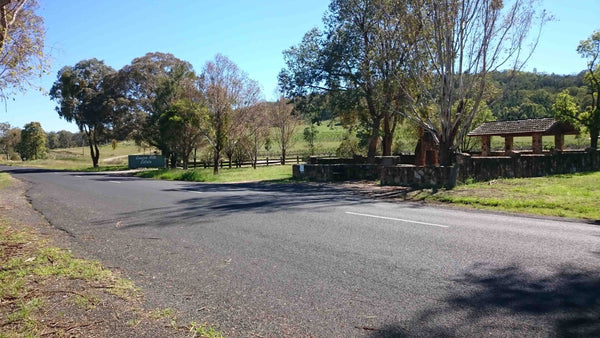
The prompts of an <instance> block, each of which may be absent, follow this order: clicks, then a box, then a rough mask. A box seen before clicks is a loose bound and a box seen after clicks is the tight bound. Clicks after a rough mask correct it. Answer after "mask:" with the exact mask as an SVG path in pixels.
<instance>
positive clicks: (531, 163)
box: [456, 151, 600, 181]
mask: <svg viewBox="0 0 600 338" xmlns="http://www.w3.org/2000/svg"><path fill="white" fill-rule="evenodd" d="M456 162H457V163H456V167H457V169H458V180H459V181H466V180H468V179H473V180H475V181H488V180H493V179H496V178H513V177H539V176H548V175H556V174H570V173H576V172H584V171H594V170H600V152H598V151H572V152H571V151H569V152H556V153H554V154H525V155H522V154H519V153H515V154H512V155H511V156H494V157H472V156H470V155H468V154H460V155H458V156H457V160H456Z"/></svg>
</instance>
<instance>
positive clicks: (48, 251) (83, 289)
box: [0, 177, 189, 337]
mask: <svg viewBox="0 0 600 338" xmlns="http://www.w3.org/2000/svg"><path fill="white" fill-rule="evenodd" d="M3 179H4V180H5V181H6V180H8V181H10V182H8V184H5V185H7V186H6V187H5V188H3V189H1V190H0V262H1V264H0V265H1V266H2V269H0V285H1V286H0V318H3V319H2V320H1V321H0V333H1V335H5V334H6V335H8V336H11V335H25V336H29V335H34V336H48V335H49V336H63V335H65V336H85V337H109V336H110V337H126V336H127V337H131V336H144V337H150V336H162V337H166V336H170V337H173V336H187V335H189V326H186V325H180V324H179V323H178V322H177V314H176V312H175V311H174V310H172V309H168V308H165V309H148V308H146V307H145V306H144V298H143V293H142V292H141V291H140V290H138V289H137V288H136V287H135V286H134V285H133V283H132V282H131V281H129V280H128V279H125V278H123V277H122V276H120V275H119V273H116V272H113V271H110V270H108V269H106V268H105V267H103V266H102V265H101V264H100V263H98V262H95V261H90V260H85V259H80V258H76V257H73V255H72V254H71V253H70V250H69V249H68V248H69V247H70V241H71V239H70V238H69V235H68V234H67V233H65V232H62V231H60V230H57V229H55V228H53V227H52V226H51V225H50V224H49V223H48V222H47V221H46V220H45V219H44V217H43V216H42V215H40V214H39V213H37V212H36V211H34V210H33V208H32V207H31V205H30V204H29V202H28V201H27V199H26V197H25V194H24V193H25V190H26V185H25V184H24V183H22V182H20V181H18V180H16V179H13V178H8V179H7V178H6V177H4V178H3Z"/></svg>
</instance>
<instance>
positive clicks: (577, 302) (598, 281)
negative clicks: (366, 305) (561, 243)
mask: <svg viewBox="0 0 600 338" xmlns="http://www.w3.org/2000/svg"><path fill="white" fill-rule="evenodd" d="M456 281H457V282H458V283H461V284H462V285H464V286H466V287H467V290H470V291H467V292H464V291H463V292H461V293H458V292H457V293H456V294H451V295H450V296H449V297H447V298H446V299H445V301H444V305H443V306H441V308H435V309H428V310H425V311H422V312H421V313H419V314H418V315H417V316H416V317H414V318H413V319H412V320H409V321H408V322H399V323H390V324H388V325H386V326H384V327H382V328H380V329H378V330H376V331H374V332H373V333H372V335H371V336H372V337H416V336H419V337H455V336H482V335H488V334H489V335H492V336H498V335H502V336H558V337H599V336H600V273H599V272H597V271H590V270H581V269H576V268H572V267H568V266H567V267H563V268H561V269H559V270H557V271H555V272H554V273H552V274H550V275H545V276H541V277H540V276H539V275H538V274H533V273H531V272H528V271H526V270H524V269H523V268H521V267H519V266H507V267H501V268H490V267H487V266H474V267H473V268H472V269H471V271H469V272H466V273H465V274H464V275H463V276H462V277H460V278H458V279H457V280H456Z"/></svg>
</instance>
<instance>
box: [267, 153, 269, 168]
mask: <svg viewBox="0 0 600 338" xmlns="http://www.w3.org/2000/svg"><path fill="white" fill-rule="evenodd" d="M268 166H269V156H267V167H268Z"/></svg>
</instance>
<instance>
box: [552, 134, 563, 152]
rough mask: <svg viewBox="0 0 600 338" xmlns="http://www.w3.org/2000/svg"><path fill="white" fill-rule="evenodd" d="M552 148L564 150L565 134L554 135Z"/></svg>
mask: <svg viewBox="0 0 600 338" xmlns="http://www.w3.org/2000/svg"><path fill="white" fill-rule="evenodd" d="M554 150H559V151H563V150H565V135H563V134H558V135H554Z"/></svg>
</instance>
